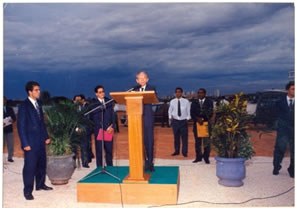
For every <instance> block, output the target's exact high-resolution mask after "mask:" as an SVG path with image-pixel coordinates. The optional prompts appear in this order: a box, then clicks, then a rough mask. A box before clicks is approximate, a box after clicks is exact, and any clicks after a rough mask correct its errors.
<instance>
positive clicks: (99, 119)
mask: <svg viewBox="0 0 297 210" xmlns="http://www.w3.org/2000/svg"><path fill="white" fill-rule="evenodd" d="M94 92H95V95H96V99H95V100H94V101H93V104H92V105H90V110H91V109H93V108H95V107H97V106H100V105H101V106H102V108H99V109H97V110H95V111H94V112H92V113H91V114H90V119H91V120H92V121H93V122H94V134H95V148H96V165H97V167H100V166H103V164H102V163H103V162H102V150H103V148H102V140H103V145H104V150H105V159H106V165H107V166H112V165H113V164H112V147H113V140H111V141H108V140H107V139H97V137H98V133H99V130H100V129H103V131H102V132H103V133H104V132H107V133H109V134H113V133H114V127H115V122H114V117H113V116H114V110H113V102H110V103H108V104H107V102H108V101H109V100H110V99H109V98H107V97H105V91H104V87H103V86H102V85H98V86H96V87H95V89H94ZM102 112H103V116H102ZM103 136H104V135H103Z"/></svg>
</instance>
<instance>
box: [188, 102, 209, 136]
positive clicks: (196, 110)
mask: <svg viewBox="0 0 297 210" xmlns="http://www.w3.org/2000/svg"><path fill="white" fill-rule="evenodd" d="M212 115H213V102H212V100H210V99H209V98H205V100H204V103H203V105H202V109H201V107H200V104H199V100H195V101H193V102H192V104H191V118H192V119H193V121H194V124H193V132H194V135H195V136H196V137H197V127H196V123H197V118H198V117H200V118H203V121H204V122H209V120H210V118H211V117H212ZM208 127H210V123H208Z"/></svg>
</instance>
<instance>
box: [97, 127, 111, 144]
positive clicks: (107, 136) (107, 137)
mask: <svg viewBox="0 0 297 210" xmlns="http://www.w3.org/2000/svg"><path fill="white" fill-rule="evenodd" d="M112 136H113V134H112V133H108V132H107V131H104V130H103V129H101V128H100V129H99V132H98V136H97V140H98V141H102V140H103V139H104V141H111V140H112Z"/></svg>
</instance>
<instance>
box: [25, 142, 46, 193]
mask: <svg viewBox="0 0 297 210" xmlns="http://www.w3.org/2000/svg"><path fill="white" fill-rule="evenodd" d="M45 175H46V153H45V148H44V147H43V148H40V149H39V150H30V151H25V152H24V168H23V182H24V194H25V195H27V194H31V193H32V191H33V185H34V178H35V186H36V188H40V187H43V186H44V185H45Z"/></svg>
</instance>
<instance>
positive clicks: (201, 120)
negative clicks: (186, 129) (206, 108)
mask: <svg viewBox="0 0 297 210" xmlns="http://www.w3.org/2000/svg"><path fill="white" fill-rule="evenodd" d="M197 122H198V123H199V124H200V125H203V118H202V117H198V118H197Z"/></svg>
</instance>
